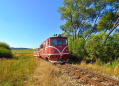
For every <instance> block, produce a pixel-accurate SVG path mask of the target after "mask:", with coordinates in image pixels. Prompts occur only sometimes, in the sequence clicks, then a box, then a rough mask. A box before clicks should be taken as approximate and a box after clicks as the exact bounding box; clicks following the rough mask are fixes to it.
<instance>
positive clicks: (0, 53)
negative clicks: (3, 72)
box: [0, 47, 13, 58]
mask: <svg viewBox="0 0 119 86" xmlns="http://www.w3.org/2000/svg"><path fill="white" fill-rule="evenodd" d="M12 57H13V54H12V52H11V50H8V49H5V48H3V47H0V58H12Z"/></svg>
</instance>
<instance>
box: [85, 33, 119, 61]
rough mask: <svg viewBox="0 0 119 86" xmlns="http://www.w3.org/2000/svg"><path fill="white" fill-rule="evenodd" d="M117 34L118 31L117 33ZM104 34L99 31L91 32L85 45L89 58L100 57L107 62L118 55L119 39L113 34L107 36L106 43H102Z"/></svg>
mask: <svg viewBox="0 0 119 86" xmlns="http://www.w3.org/2000/svg"><path fill="white" fill-rule="evenodd" d="M118 35H119V33H118ZM105 37H106V34H105V33H104V32H100V33H99V34H92V35H91V36H90V37H89V39H88V41H87V43H86V45H85V48H86V51H87V53H88V55H89V56H90V58H96V59H100V60H101V61H102V62H106V63H107V62H109V61H113V60H115V59H117V58H118V57H119V53H118V52H119V44H118V42H119V39H118V38H116V37H117V34H115V36H114V35H113V36H109V38H108V40H107V42H106V44H105V45H104V40H105Z"/></svg>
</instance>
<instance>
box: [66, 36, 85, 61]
mask: <svg viewBox="0 0 119 86" xmlns="http://www.w3.org/2000/svg"><path fill="white" fill-rule="evenodd" d="M84 45H85V41H84V39H82V38H80V39H76V40H75V41H72V40H69V45H68V47H69V53H70V54H73V56H75V57H77V58H78V61H81V60H82V59H83V58H84V57H85V55H86V50H85V48H84Z"/></svg>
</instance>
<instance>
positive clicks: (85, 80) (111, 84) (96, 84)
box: [56, 64, 119, 86]
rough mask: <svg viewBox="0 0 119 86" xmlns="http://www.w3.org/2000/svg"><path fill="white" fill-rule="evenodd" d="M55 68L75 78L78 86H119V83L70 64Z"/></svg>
mask: <svg viewBox="0 0 119 86" xmlns="http://www.w3.org/2000/svg"><path fill="white" fill-rule="evenodd" d="M56 66H58V67H59V68H61V69H63V70H64V71H65V72H66V73H69V74H70V75H72V76H74V77H75V78H77V79H78V80H79V84H85V85H86V86H90V85H92V86H119V81H116V80H113V79H111V78H108V77H105V76H103V75H100V74H97V73H94V72H91V71H88V70H85V69H82V68H79V67H76V66H72V65H70V64H64V65H60V64H56Z"/></svg>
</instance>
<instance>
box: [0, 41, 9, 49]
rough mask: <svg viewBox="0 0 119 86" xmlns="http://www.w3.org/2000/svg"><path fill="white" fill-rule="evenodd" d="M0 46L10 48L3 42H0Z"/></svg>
mask: <svg viewBox="0 0 119 86" xmlns="http://www.w3.org/2000/svg"><path fill="white" fill-rule="evenodd" d="M0 47H3V48H6V49H8V50H11V48H10V47H9V45H8V44H6V43H3V42H0Z"/></svg>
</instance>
